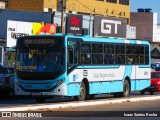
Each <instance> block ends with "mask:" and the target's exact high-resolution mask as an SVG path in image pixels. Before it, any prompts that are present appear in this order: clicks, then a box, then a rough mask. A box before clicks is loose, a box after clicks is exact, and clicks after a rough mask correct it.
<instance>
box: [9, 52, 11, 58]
mask: <svg viewBox="0 0 160 120" xmlns="http://www.w3.org/2000/svg"><path fill="white" fill-rule="evenodd" d="M10 59H11V52H8V60H10Z"/></svg>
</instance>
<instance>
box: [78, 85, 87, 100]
mask: <svg viewBox="0 0 160 120" xmlns="http://www.w3.org/2000/svg"><path fill="white" fill-rule="evenodd" d="M86 98H87V91H86V86H85V84H84V82H82V83H81V87H80V94H79V96H78V100H79V101H84V100H86Z"/></svg>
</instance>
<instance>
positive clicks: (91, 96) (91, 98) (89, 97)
mask: <svg viewBox="0 0 160 120" xmlns="http://www.w3.org/2000/svg"><path fill="white" fill-rule="evenodd" d="M94 97H95V95H94V94H93V95H87V100H93V99H94Z"/></svg>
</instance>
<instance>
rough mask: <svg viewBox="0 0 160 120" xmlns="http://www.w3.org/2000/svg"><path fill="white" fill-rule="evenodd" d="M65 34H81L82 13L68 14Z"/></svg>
mask: <svg viewBox="0 0 160 120" xmlns="http://www.w3.org/2000/svg"><path fill="white" fill-rule="evenodd" d="M66 24H67V25H66V26H67V31H66V33H67V34H73V35H82V15H75V14H68V17H67V22H66Z"/></svg>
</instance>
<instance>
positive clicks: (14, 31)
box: [7, 20, 56, 47]
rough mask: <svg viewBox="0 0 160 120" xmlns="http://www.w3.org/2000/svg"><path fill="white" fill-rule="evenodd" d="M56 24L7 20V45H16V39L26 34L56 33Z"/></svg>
mask: <svg viewBox="0 0 160 120" xmlns="http://www.w3.org/2000/svg"><path fill="white" fill-rule="evenodd" d="M55 33H56V24H49V23H46V24H44V23H38V22H37V23H36V22H23V21H12V20H8V22H7V47H14V46H16V39H17V38H18V37H22V36H26V35H39V34H55Z"/></svg>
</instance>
